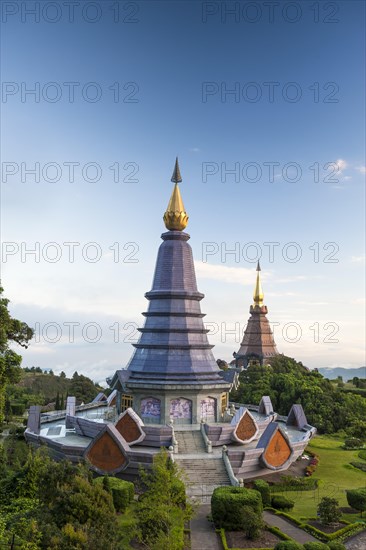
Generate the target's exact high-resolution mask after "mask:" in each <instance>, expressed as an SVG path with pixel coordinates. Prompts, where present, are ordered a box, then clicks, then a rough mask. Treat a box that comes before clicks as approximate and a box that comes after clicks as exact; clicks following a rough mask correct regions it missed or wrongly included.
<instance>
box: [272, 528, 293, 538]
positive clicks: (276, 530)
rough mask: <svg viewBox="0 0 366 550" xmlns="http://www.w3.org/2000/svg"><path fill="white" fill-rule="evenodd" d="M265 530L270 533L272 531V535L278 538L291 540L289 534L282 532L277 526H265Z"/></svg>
mask: <svg viewBox="0 0 366 550" xmlns="http://www.w3.org/2000/svg"><path fill="white" fill-rule="evenodd" d="M267 531H269V532H270V533H273V534H274V535H276V536H277V537H278V538H280V539H282V540H292V538H291V537H290V536H289V535H286V533H284V532H283V531H281V529H280V528H279V527H276V526H267Z"/></svg>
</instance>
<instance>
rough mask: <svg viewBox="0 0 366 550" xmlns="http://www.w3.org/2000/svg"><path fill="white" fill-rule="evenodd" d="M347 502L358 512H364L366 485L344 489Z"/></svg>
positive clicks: (365, 507) (365, 506)
mask: <svg viewBox="0 0 366 550" xmlns="http://www.w3.org/2000/svg"><path fill="white" fill-rule="evenodd" d="M346 495H347V502H348V504H349V505H350V506H351V508H354V509H355V510H358V511H359V512H361V514H362V512H364V511H365V510H366V487H361V488H360V489H350V490H348V491H346Z"/></svg>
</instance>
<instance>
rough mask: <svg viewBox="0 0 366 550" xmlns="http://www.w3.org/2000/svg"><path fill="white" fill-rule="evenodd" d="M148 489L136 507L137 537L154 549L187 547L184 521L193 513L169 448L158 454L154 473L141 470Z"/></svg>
mask: <svg viewBox="0 0 366 550" xmlns="http://www.w3.org/2000/svg"><path fill="white" fill-rule="evenodd" d="M140 476H141V480H142V485H143V488H144V489H145V492H144V493H143V494H142V495H141V496H140V498H139V500H138V503H137V507H136V516H137V529H138V538H139V539H140V540H141V541H142V542H143V543H144V544H147V545H148V546H149V548H151V549H152V550H155V549H157V550H160V549H161V548H164V547H166V548H169V549H171V550H181V549H182V548H183V546H184V523H185V521H187V520H188V519H189V518H190V516H191V513H192V510H191V507H190V506H189V505H188V504H187V503H186V495H185V486H184V483H183V481H182V478H181V472H180V470H179V469H178V466H177V465H176V463H175V462H172V461H171V460H170V457H169V454H168V453H167V451H166V450H162V451H161V452H160V453H158V454H157V455H155V457H154V463H153V466H152V470H151V472H150V473H149V472H146V471H145V470H141V471H140Z"/></svg>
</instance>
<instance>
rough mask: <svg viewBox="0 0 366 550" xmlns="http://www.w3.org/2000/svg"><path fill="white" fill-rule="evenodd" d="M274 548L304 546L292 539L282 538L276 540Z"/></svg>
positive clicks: (301, 549)
mask: <svg viewBox="0 0 366 550" xmlns="http://www.w3.org/2000/svg"><path fill="white" fill-rule="evenodd" d="M274 550H304V547H303V545H302V544H299V543H298V542H296V541H294V540H284V541H281V542H278V543H277V544H276V546H275V547H274Z"/></svg>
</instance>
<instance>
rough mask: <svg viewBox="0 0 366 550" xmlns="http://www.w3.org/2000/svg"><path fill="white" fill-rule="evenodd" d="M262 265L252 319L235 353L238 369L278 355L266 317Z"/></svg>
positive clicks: (258, 273)
mask: <svg viewBox="0 0 366 550" xmlns="http://www.w3.org/2000/svg"><path fill="white" fill-rule="evenodd" d="M260 271H261V268H260V265H259V262H258V264H257V280H256V285H255V289H254V294H253V300H254V302H253V304H252V305H251V306H250V310H249V311H250V317H249V320H248V324H247V327H246V329H245V332H244V337H243V341H242V343H241V344H240V349H239V351H238V352H237V353H234V357H235V360H234V361H233V363H235V366H236V367H244V368H245V367H247V365H248V364H249V362H250V361H253V360H254V361H258V362H259V363H260V364H261V365H262V364H263V362H265V361H266V360H267V359H269V358H270V357H274V356H275V355H278V351H277V348H276V344H275V341H274V338H273V333H272V330H271V327H270V326H269V321H268V319H267V317H266V315H267V313H268V309H267V306H265V305H264V304H263V299H264V294H263V290H262V285H261V280H260Z"/></svg>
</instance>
